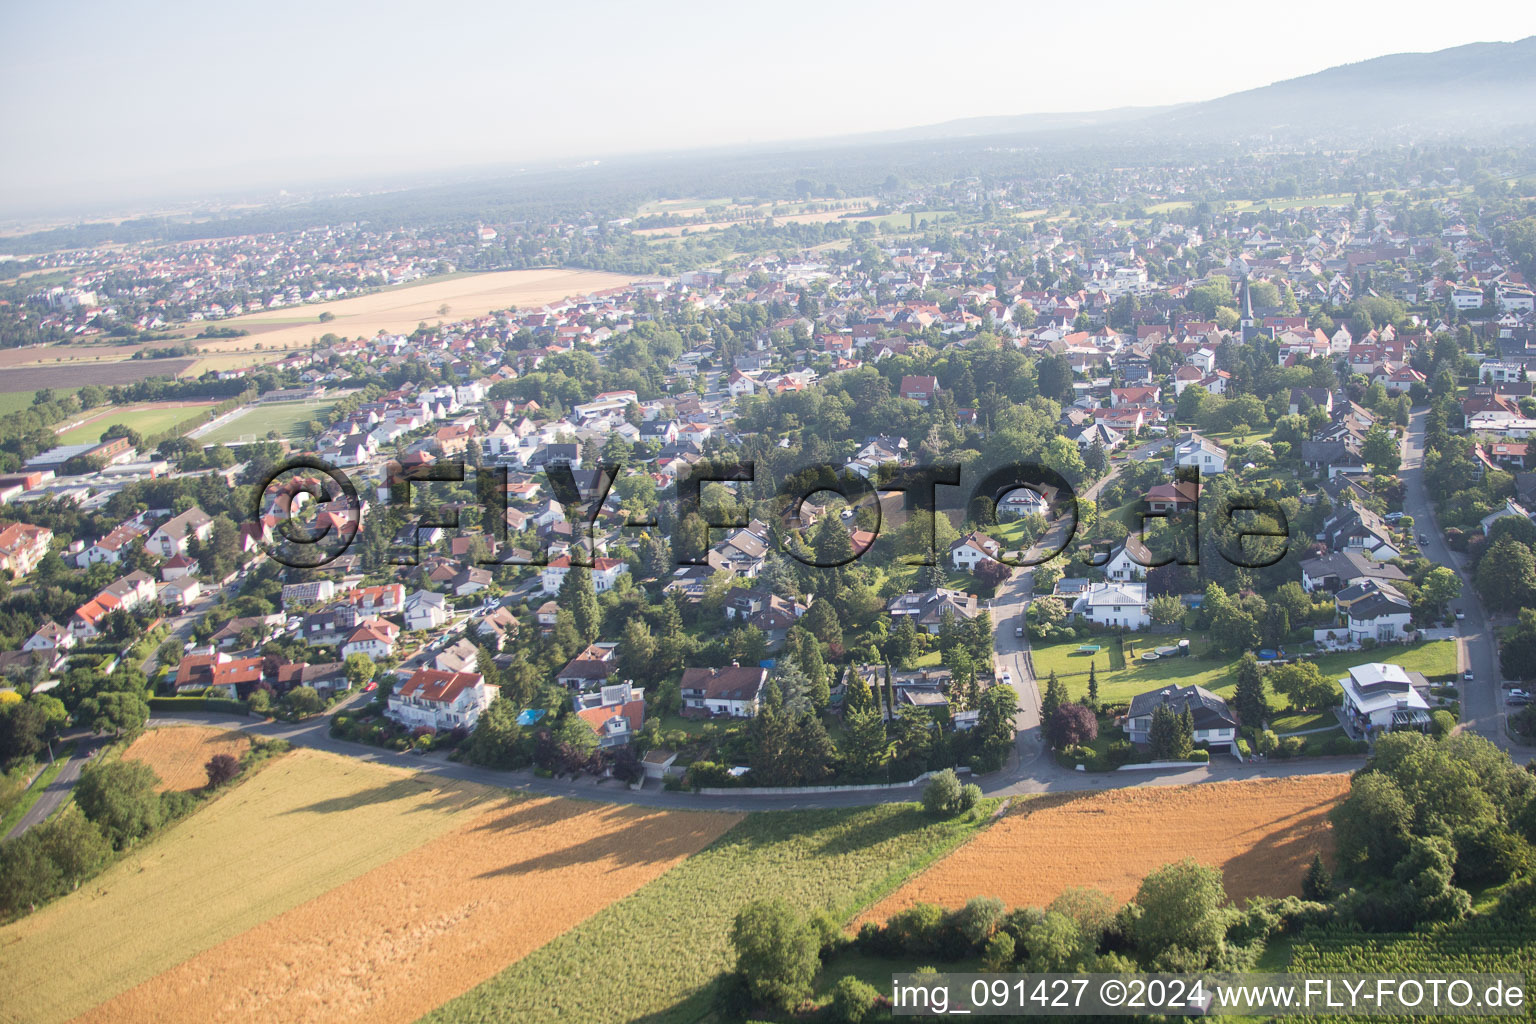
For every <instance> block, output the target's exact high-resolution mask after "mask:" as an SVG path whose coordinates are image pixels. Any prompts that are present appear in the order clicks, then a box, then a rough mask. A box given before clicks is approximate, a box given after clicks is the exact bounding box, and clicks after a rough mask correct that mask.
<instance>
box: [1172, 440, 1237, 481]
mask: <svg viewBox="0 0 1536 1024" xmlns="http://www.w3.org/2000/svg"><path fill="white" fill-rule="evenodd" d="M1173 464H1174V465H1175V466H1188V467H1194V468H1197V469H1199V470H1200V472H1201V473H1225V472H1226V470H1227V450H1226V449H1225V448H1223V447H1222V446H1221V445H1219V444H1217V443H1216V442H1215V441H1212V440H1210V439H1209V438H1205V437H1201V436H1200V435H1199V434H1191V435H1190V436H1189V437H1187V438H1185V439H1184V440H1182V441H1180V442H1179V443H1178V445H1177V447H1175V448H1174V450H1173Z"/></svg>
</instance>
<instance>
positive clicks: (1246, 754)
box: [1237, 739, 1253, 760]
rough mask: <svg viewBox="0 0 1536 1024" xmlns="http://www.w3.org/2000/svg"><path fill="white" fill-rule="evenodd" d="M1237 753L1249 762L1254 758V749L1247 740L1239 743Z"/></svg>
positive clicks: (1241, 740)
mask: <svg viewBox="0 0 1536 1024" xmlns="http://www.w3.org/2000/svg"><path fill="white" fill-rule="evenodd" d="M1237 752H1238V753H1239V754H1240V755H1242V757H1243V759H1244V760H1247V759H1248V758H1250V757H1252V756H1253V747H1252V746H1251V745H1250V744H1249V743H1248V741H1247V740H1244V739H1240V740H1238V741H1237Z"/></svg>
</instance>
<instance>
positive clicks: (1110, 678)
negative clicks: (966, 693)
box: [1031, 634, 1456, 731]
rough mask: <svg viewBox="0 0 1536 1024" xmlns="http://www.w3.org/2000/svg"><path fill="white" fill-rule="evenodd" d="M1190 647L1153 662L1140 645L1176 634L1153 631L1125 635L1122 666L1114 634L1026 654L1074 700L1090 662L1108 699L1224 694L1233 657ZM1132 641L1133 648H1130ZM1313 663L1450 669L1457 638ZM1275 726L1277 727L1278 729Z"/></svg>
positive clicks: (1330, 671)
mask: <svg viewBox="0 0 1536 1024" xmlns="http://www.w3.org/2000/svg"><path fill="white" fill-rule="evenodd" d="M1189 639H1190V649H1191V650H1192V651H1194V652H1195V654H1196V655H1197V656H1195V657H1189V658H1161V659H1159V660H1157V661H1153V662H1145V661H1141V660H1140V659H1139V658H1137V657H1136V655H1137V654H1139V653H1140V652H1141V651H1147V650H1151V649H1152V648H1154V647H1161V646H1163V645H1165V644H1174V643H1177V642H1178V640H1179V637H1177V636H1173V637H1165V636H1158V635H1154V634H1147V635H1144V636H1133V637H1128V638H1127V641H1126V642H1127V655H1126V657H1127V661H1126V663H1125V666H1124V667H1123V668H1119V667H1116V666H1117V664H1118V662H1112V661H1111V649H1112V648H1113V647H1114V644H1115V638H1114V637H1113V636H1101V637H1087V638H1084V639H1079V640H1073V641H1070V642H1068V643H1061V644H1048V645H1034V646H1033V647H1032V648H1031V656H1032V657H1033V659H1034V663H1035V677H1036V678H1037V679H1038V680H1040V681H1041V685H1042V686H1043V685H1044V680H1045V679H1046V677H1047V676H1048V675H1049V674H1050V673H1051V672H1052V671H1055V672H1056V674H1057V676H1058V677H1060V678H1061V681H1062V682H1063V683H1065V684H1066V687H1067V693H1068V694H1070V695H1071V697H1072V698H1073V699H1074V700H1075V699H1077V698H1078V697H1081V696H1083V695H1085V694H1086V693H1087V692H1088V665H1089V663H1090V662H1092V663H1093V665H1094V669H1095V671H1096V672H1097V673H1098V679H1099V699H1100V700H1101V701H1106V702H1109V703H1117V702H1120V701H1128V700H1130V699H1131V698H1132V697H1134V696H1135V695H1136V694H1138V693H1144V692H1146V691H1147V690H1151V689H1153V688H1155V687H1157V686H1160V685H1162V684H1164V683H1173V684H1176V685H1178V686H1189V685H1191V684H1194V685H1196V686H1203V687H1205V688H1206V689H1207V690H1210V691H1211V692H1213V693H1216V694H1220V695H1222V696H1227V695H1229V694H1230V693H1231V691H1232V690H1233V689H1234V688H1235V687H1236V686H1237V659H1236V658H1225V657H1222V656H1221V655H1216V654H1211V655H1210V656H1204V655H1206V654H1207V653H1208V652H1209V647H1208V645H1207V644H1205V642H1204V641H1203V640H1202V639H1200V638H1196V637H1191V638H1189ZM1082 643H1088V644H1099V645H1100V647H1101V648H1102V649H1101V650H1100V651H1099V653H1098V654H1096V655H1093V656H1092V657H1091V658H1090V657H1089V656H1087V655H1080V654H1077V653H1076V652H1077V648H1078V645H1079V644H1082ZM1131 644H1135V645H1136V649H1135V651H1134V652H1133V651H1131V650H1130V646H1129V645H1131ZM1315 661H1316V664H1317V667H1318V669H1319V670H1320V671H1321V672H1322V673H1323V675H1324V676H1325V677H1327V678H1329V679H1337V678H1340V677H1342V676H1344V675H1346V674H1347V673H1348V672H1349V670H1350V668H1352V667H1353V666H1355V665H1364V664H1366V663H1367V662H1372V661H1384V662H1389V663H1391V664H1394V665H1401V666H1402V667H1403V668H1405V669H1407V670H1408V671H1410V672H1422V673H1424V674H1425V675H1426V676H1435V675H1449V674H1452V673H1454V672H1455V671H1456V644H1455V641H1452V640H1433V641H1429V642H1426V643H1418V644H1410V645H1408V646H1406V647H1405V646H1402V645H1395V644H1394V645H1390V646H1382V647H1377V648H1375V649H1374V650H1370V651H1343V652H1339V653H1336V654H1326V655H1323V656H1322V657H1319V658H1317V659H1315ZM1277 731H1278V730H1277Z"/></svg>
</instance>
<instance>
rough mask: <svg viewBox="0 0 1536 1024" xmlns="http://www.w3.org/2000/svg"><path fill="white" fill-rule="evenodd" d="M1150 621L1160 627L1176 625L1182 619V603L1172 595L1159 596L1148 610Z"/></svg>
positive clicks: (1153, 600)
mask: <svg viewBox="0 0 1536 1024" xmlns="http://www.w3.org/2000/svg"><path fill="white" fill-rule="evenodd" d="M1148 611H1149V613H1150V614H1151V616H1152V621H1153V622H1156V623H1158V624H1159V625H1162V626H1172V625H1176V624H1177V623H1178V622H1179V621H1180V620H1181V619H1183V618H1184V602H1183V601H1180V600H1179V599H1178V598H1177V597H1175V596H1174V595H1173V594H1159V595H1157V596H1156V597H1154V598H1153V599H1152V604H1151V607H1150V608H1149V609H1148Z"/></svg>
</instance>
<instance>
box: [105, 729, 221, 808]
mask: <svg viewBox="0 0 1536 1024" xmlns="http://www.w3.org/2000/svg"><path fill="white" fill-rule="evenodd" d="M250 746H251V740H250V737H248V736H246V735H245V734H244V733H241V732H234V731H230V730H227V729H207V728H204V727H202V726H199V725H174V726H163V727H161V728H156V729H150V730H148V731H147V732H145V733H144V735H142V736H140V737H139V738H138V739H136V740H134V741H133V743H131V744H130V745H129V747H128V749H127V750H125V751H124V752H123V757H124V758H126V759H127V760H130V761H143V762H144V763H145V764H147V765H149V766H150V767H151V768H153V769H154V770H155V774H156V775H158V776H160V792H162V793H164V792H166V791H168V790H172V789H175V790H187V789H200V788H201V787H203V786H204V785H206V784H207V782H208V773H207V771H206V770H205V766H206V765H207V764H208V762H209V761H210V760H212V759H213V758H214V756H215V755H218V754H229V755H230V756H232V757H234V758H237V759H238V758H239V757H240V755H242V754H244V753H245V752H246V751H247V750H249V749H250Z"/></svg>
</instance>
